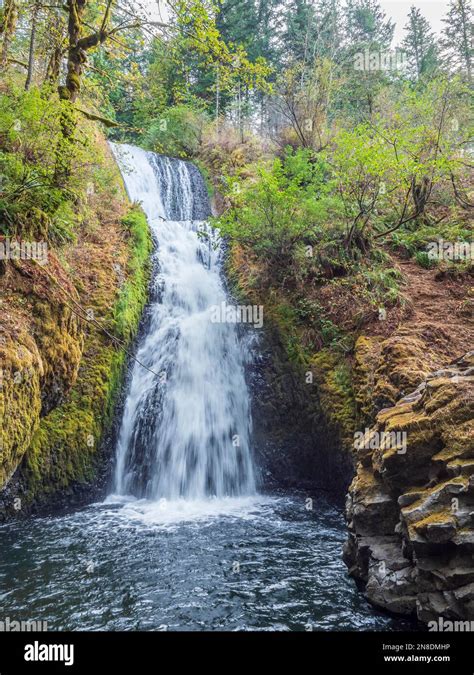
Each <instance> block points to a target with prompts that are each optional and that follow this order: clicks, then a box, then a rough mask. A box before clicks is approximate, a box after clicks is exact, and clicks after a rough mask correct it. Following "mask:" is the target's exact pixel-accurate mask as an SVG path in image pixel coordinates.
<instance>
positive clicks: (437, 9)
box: [379, 0, 449, 44]
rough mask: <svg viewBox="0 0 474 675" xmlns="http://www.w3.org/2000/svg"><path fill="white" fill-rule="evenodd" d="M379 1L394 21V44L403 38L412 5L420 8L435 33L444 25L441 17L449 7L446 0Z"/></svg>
mask: <svg viewBox="0 0 474 675" xmlns="http://www.w3.org/2000/svg"><path fill="white" fill-rule="evenodd" d="M379 2H380V4H381V5H382V7H383V9H384V10H385V12H386V13H387V16H389V17H390V18H391V19H393V21H394V22H395V23H396V28H395V39H394V44H397V43H399V42H400V41H401V40H402V39H403V28H404V27H405V26H406V23H407V16H408V12H409V11H410V7H411V6H412V5H414V6H415V7H417V8H418V9H420V10H421V13H422V14H423V16H424V17H425V18H426V19H428V21H429V22H430V24H431V27H432V28H433V30H434V31H435V32H436V33H439V32H440V31H441V29H442V28H443V27H444V24H443V23H442V21H441V19H442V17H443V16H446V13H447V11H448V7H449V2H448V0H444V1H443V0H379Z"/></svg>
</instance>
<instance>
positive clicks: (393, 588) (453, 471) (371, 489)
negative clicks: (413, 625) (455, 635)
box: [344, 352, 474, 622]
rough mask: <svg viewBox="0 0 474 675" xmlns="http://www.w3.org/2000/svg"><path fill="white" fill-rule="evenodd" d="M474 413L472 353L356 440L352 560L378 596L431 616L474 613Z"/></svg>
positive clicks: (369, 591) (350, 507)
mask: <svg viewBox="0 0 474 675" xmlns="http://www.w3.org/2000/svg"><path fill="white" fill-rule="evenodd" d="M415 356H416V355H415ZM473 413H474V352H470V353H468V354H467V355H466V356H464V357H463V358H462V359H460V360H458V361H456V362H454V363H452V364H451V365H450V366H448V367H445V368H443V369H442V370H438V371H435V372H433V373H431V374H429V375H428V376H427V377H426V378H425V379H424V381H423V382H422V383H421V384H420V385H419V386H418V387H417V388H416V389H415V390H414V391H412V392H411V393H409V394H407V395H405V396H403V397H402V398H401V399H400V400H399V401H398V402H397V403H396V404H395V405H393V406H391V407H387V408H385V409H382V410H381V411H380V412H379V413H378V414H377V416H376V422H375V425H373V426H372V427H370V428H369V429H367V430H366V432H365V435H364V437H363V438H361V439H360V440H359V442H358V443H357V447H356V450H355V453H356V461H357V470H356V476H355V478H354V480H353V482H352V485H351V487H350V489H349V494H348V497H347V511H346V513H347V521H348V526H349V539H348V542H347V544H346V547H345V551H344V558H345V561H346V563H347V565H348V567H349V570H350V573H351V575H352V576H354V577H355V578H356V579H357V580H358V581H359V582H360V583H361V584H362V585H363V586H364V588H365V593H366V596H367V598H368V599H369V600H370V601H371V602H372V603H373V604H375V605H377V606H379V607H382V608H384V609H386V610H389V611H392V612H396V613H400V614H406V615H416V616H417V617H418V619H419V620H421V621H423V622H428V621H430V620H432V619H436V618H438V617H439V616H443V617H446V618H455V619H473V618H474V414H473Z"/></svg>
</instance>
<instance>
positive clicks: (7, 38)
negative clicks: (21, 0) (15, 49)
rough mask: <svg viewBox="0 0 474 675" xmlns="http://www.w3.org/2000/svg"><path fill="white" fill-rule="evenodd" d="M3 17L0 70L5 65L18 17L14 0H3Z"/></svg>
mask: <svg viewBox="0 0 474 675" xmlns="http://www.w3.org/2000/svg"><path fill="white" fill-rule="evenodd" d="M3 17H4V18H3V23H2V26H1V35H3V41H2V47H1V52H0V71H1V70H5V69H6V67H7V64H8V52H9V50H10V45H11V42H12V40H13V36H14V34H15V27H16V20H17V18H18V7H17V4H16V0H5V6H4V9H3Z"/></svg>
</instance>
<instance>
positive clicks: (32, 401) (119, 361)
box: [0, 202, 152, 518]
mask: <svg viewBox="0 0 474 675" xmlns="http://www.w3.org/2000/svg"><path fill="white" fill-rule="evenodd" d="M116 206H117V205H116ZM120 212H122V213H123V214H124V215H122V216H120V215H118V218H117V219H116V221H115V223H113V224H112V226H111V225H110V223H109V224H108V227H107V230H106V231H104V232H103V236H95V237H94V239H93V240H92V241H88V242H85V243H83V244H82V245H81V247H80V249H78V252H77V256H76V263H75V264H76V265H77V269H78V270H84V269H86V274H84V275H82V277H81V278H78V277H75V278H76V279H78V283H77V286H78V288H79V291H76V290H75V289H74V288H71V287H70V286H69V287H68V295H69V294H71V299H70V300H68V304H69V306H70V307H71V306H72V307H74V309H76V310H77V313H76V312H74V311H72V310H71V309H70V308H68V307H66V305H61V304H60V303H59V304H58V306H56V305H55V304H54V302H53V298H54V297H55V296H54V293H52V294H51V295H50V296H49V298H47V297H45V298H40V299H36V301H35V302H34V307H33V313H32V315H33V316H34V320H33V321H32V323H31V327H30V332H31V333H32V335H30V336H29V338H28V339H26V338H25V343H26V345H25V346H26V349H24V350H20V354H21V355H22V356H23V359H24V363H21V362H19V361H18V358H17V357H16V356H15V355H16V352H17V346H18V344H19V343H20V340H19V339H17V340H15V341H11V342H9V343H8V345H10V348H9V350H8V351H7V350H6V348H5V347H6V346H3V357H4V359H5V362H6V363H8V364H9V365H8V372H13V371H20V372H22V371H23V370H24V369H25V368H26V367H31V375H30V377H28V379H25V380H24V381H23V382H21V383H20V385H19V386H18V385H14V384H13V381H12V379H11V378H10V377H8V378H7V379H6V387H5V386H4V387H3V391H2V393H3V401H7V405H9V406H10V408H11V410H12V411H14V412H15V415H13V419H14V420H15V424H14V425H13V426H11V428H10V427H9V428H7V430H6V431H5V429H4V430H3V433H4V435H5V436H6V437H7V438H8V440H9V443H10V445H9V448H10V449H9V453H8V455H7V454H6V452H5V449H4V450H3V452H2V464H1V467H2V474H1V480H0V485H2V486H3V488H2V490H1V492H0V518H1V517H3V518H6V517H10V516H21V515H26V514H28V513H30V512H32V511H41V510H44V509H49V508H51V507H55V506H58V505H65V504H67V503H71V502H73V501H74V500H75V499H76V498H77V496H78V495H82V494H84V493H86V492H87V490H88V489H89V488H92V486H93V485H94V483H95V481H96V480H97V476H98V473H99V471H100V469H101V466H102V465H103V462H104V457H103V452H102V442H103V439H104V436H105V435H106V433H107V431H108V429H109V428H110V424H111V420H112V417H113V413H114V408H115V404H116V401H117V397H118V393H119V391H120V388H121V385H122V382H123V376H124V372H125V366H126V363H127V360H128V356H127V353H128V349H129V348H130V345H131V343H132V341H133V338H134V336H135V335H136V332H137V329H138V325H139V321H140V317H141V315H142V312H143V308H144V306H145V303H146V300H147V289H148V282H149V271H150V270H149V261H150V254H151V249H152V242H151V236H150V232H149V228H148V223H147V221H146V218H145V216H144V214H143V212H142V211H141V210H140V209H138V208H135V207H133V208H130V207H129V206H126V204H125V203H124V202H123V203H121V204H120V208H119V211H118V214H120ZM86 261H87V268H85V267H84V264H85V262H86ZM75 272H76V270H74V269H70V270H69V274H71V276H75ZM55 278H56V277H55ZM63 281H64V280H63ZM52 285H53V286H54V284H52ZM50 290H51V289H50ZM17 293H18V287H17ZM76 298H77V304H74V301H75V300H76ZM81 308H82V309H81ZM88 317H92V320H87V318H88ZM102 326H103V327H104V329H105V330H106V331H107V332H104V331H102V330H101V327H102ZM8 345H7V346H8ZM0 347H1V345H0ZM0 354H2V352H1V351H0ZM15 359H16V360H15ZM28 372H30V371H28ZM0 401H1V399H0ZM4 405H5V403H4ZM8 458H9V459H8Z"/></svg>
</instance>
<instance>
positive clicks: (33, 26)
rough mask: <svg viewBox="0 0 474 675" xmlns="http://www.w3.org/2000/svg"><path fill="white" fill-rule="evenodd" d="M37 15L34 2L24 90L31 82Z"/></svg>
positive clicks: (37, 10) (37, 7)
mask: <svg viewBox="0 0 474 675" xmlns="http://www.w3.org/2000/svg"><path fill="white" fill-rule="evenodd" d="M38 14H39V2H38V0H37V1H36V2H35V5H34V7H33V13H32V16H31V36H30V50H29V54H28V73H27V75H26V82H25V89H26V91H28V89H29V88H30V87H31V82H32V80H33V68H34V64H35V41H36V29H37V26H38Z"/></svg>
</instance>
